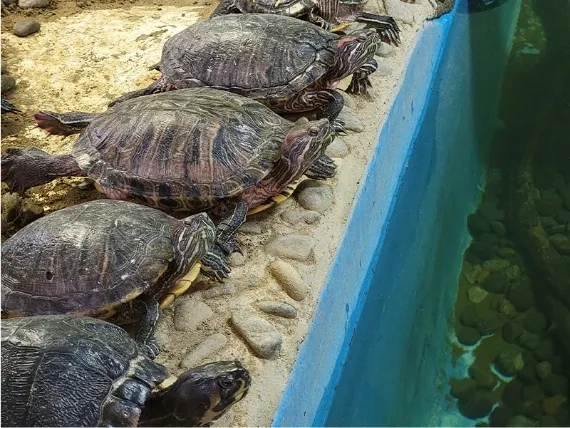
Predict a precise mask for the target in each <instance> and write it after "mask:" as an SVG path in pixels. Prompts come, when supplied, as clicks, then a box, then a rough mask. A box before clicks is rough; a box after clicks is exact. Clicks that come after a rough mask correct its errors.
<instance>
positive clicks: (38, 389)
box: [2, 315, 167, 426]
mask: <svg viewBox="0 0 570 428" xmlns="http://www.w3.org/2000/svg"><path fill="white" fill-rule="evenodd" d="M126 376H129V377H131V378H133V379H140V381H142V382H143V383H144V384H146V385H148V388H149V390H150V389H151V388H152V387H153V386H154V385H156V384H158V383H160V382H162V381H163V380H164V379H165V378H166V376H167V373H166V369H165V368H164V367H163V366H160V365H158V364H156V363H154V362H153V361H152V360H150V359H149V358H148V357H146V356H145V355H142V354H141V352H140V350H139V348H138V347H137V345H136V343H135V342H134V340H132V339H131V338H130V337H129V336H128V334H127V333H126V331H124V330H123V329H122V328H120V327H117V326H115V325H113V324H111V323H107V322H103V321H101V320H98V319H95V318H90V317H73V316H65V315H63V316H61V315H56V316H38V317H29V318H13V319H9V320H3V321H2V390H3V391H4V392H6V391H9V392H10V393H9V394H8V393H3V394H2V424H3V425H4V424H8V423H12V424H15V425H17V426H73V425H75V424H76V423H77V421H81V422H82V425H83V426H96V425H98V424H99V423H100V419H101V409H102V407H103V406H104V403H105V401H106V400H107V399H108V398H109V393H110V392H111V390H112V388H113V386H118V385H119V384H120V383H122V382H123V380H124V379H125V377H126ZM48 397H49V398H48Z"/></svg>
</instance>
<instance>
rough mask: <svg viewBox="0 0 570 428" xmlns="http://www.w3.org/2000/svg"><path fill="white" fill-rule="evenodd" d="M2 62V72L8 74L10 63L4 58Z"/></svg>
mask: <svg viewBox="0 0 570 428" xmlns="http://www.w3.org/2000/svg"><path fill="white" fill-rule="evenodd" d="M0 63H1V64H2V70H1V73H0V74H6V71H7V70H8V64H7V63H6V61H4V59H2V60H1V62H0Z"/></svg>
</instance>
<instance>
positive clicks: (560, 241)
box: [550, 233, 570, 254]
mask: <svg viewBox="0 0 570 428" xmlns="http://www.w3.org/2000/svg"><path fill="white" fill-rule="evenodd" d="M550 243H551V244H552V246H553V247H554V248H556V249H557V250H558V252H560V253H562V254H569V253H570V239H568V237H567V236H565V235H562V234H561V233H557V234H555V235H552V236H551V237H550Z"/></svg>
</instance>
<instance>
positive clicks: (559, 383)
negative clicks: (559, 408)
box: [540, 374, 568, 395]
mask: <svg viewBox="0 0 570 428" xmlns="http://www.w3.org/2000/svg"><path fill="white" fill-rule="evenodd" d="M540 385H541V386H542V389H543V390H544V392H545V393H546V395H557V394H566V393H567V392H568V378H567V377H566V376H563V375H557V374H551V375H549V376H546V377H545V378H544V379H542V381H541V382H540Z"/></svg>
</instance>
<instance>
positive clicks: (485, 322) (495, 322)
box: [476, 313, 502, 336]
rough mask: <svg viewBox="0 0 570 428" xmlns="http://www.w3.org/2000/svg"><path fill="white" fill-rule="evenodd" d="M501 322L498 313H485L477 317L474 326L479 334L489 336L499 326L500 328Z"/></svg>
mask: <svg viewBox="0 0 570 428" xmlns="http://www.w3.org/2000/svg"><path fill="white" fill-rule="evenodd" d="M501 324H502V323H501V319H500V318H499V315H498V314H495V313H486V314H485V315H484V316H482V317H480V318H479V321H477V326H476V328H477V331H478V332H479V333H480V334H481V336H489V335H491V334H494V333H495V332H496V331H497V330H499V328H501Z"/></svg>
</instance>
